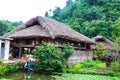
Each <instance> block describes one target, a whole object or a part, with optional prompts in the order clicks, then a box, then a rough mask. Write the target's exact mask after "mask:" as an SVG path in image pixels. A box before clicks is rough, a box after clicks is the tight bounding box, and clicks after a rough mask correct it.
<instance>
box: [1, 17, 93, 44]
mask: <svg viewBox="0 0 120 80" xmlns="http://www.w3.org/2000/svg"><path fill="white" fill-rule="evenodd" d="M3 37H9V38H13V39H14V38H24V37H26V38H27V37H49V38H52V39H55V38H64V39H68V40H72V41H77V42H85V43H90V44H91V43H94V42H93V41H92V40H91V39H89V38H88V37H86V36H84V35H82V34H80V33H78V32H76V31H75V30H73V29H71V28H70V27H69V26H67V25H65V24H63V23H60V22H58V21H55V20H52V19H49V18H45V17H41V16H37V17H34V18H32V19H30V20H29V21H27V22H26V23H24V24H22V25H20V26H19V27H17V28H16V29H14V30H12V31H11V32H9V33H7V34H5V35H4V36H3Z"/></svg>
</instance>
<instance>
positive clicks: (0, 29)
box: [0, 21, 8, 36]
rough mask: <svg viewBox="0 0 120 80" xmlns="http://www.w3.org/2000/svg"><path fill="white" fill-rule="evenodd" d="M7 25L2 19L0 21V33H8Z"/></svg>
mask: <svg viewBox="0 0 120 80" xmlns="http://www.w3.org/2000/svg"><path fill="white" fill-rule="evenodd" d="M7 27H8V26H7V25H6V24H4V23H3V22H2V21H0V35H1V36H2V35H3V34H4V33H6V30H7Z"/></svg>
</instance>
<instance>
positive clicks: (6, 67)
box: [0, 64, 19, 75]
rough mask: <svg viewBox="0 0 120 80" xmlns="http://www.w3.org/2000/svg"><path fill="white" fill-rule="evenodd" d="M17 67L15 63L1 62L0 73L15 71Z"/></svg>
mask: <svg viewBox="0 0 120 80" xmlns="http://www.w3.org/2000/svg"><path fill="white" fill-rule="evenodd" d="M18 69H19V66H18V65H17V64H1V65H0V75H5V74H7V73H10V72H15V71H17V70H18Z"/></svg>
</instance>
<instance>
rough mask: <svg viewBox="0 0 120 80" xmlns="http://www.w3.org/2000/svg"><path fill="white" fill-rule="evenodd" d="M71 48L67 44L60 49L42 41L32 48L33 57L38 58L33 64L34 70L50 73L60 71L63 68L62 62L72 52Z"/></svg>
mask: <svg viewBox="0 0 120 80" xmlns="http://www.w3.org/2000/svg"><path fill="white" fill-rule="evenodd" d="M71 48H72V47H71V46H69V44H68V45H66V46H65V47H64V50H63V51H61V49H60V48H58V47H57V46H55V45H52V44H51V45H50V44H47V43H44V42H43V43H42V44H41V45H40V46H37V47H36V48H35V49H34V50H33V53H34V55H35V57H36V58H37V59H38V62H37V64H36V63H35V64H34V66H35V70H36V71H44V72H50V73H51V72H62V71H63V70H64V69H65V64H64V62H66V60H67V58H68V56H70V54H71V52H72V50H71ZM66 54H68V56H67V55H66Z"/></svg>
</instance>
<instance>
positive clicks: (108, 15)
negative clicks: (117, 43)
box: [45, 0, 120, 40]
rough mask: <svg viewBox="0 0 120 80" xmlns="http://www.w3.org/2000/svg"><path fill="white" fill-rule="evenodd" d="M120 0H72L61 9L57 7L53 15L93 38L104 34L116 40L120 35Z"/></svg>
mask: <svg viewBox="0 0 120 80" xmlns="http://www.w3.org/2000/svg"><path fill="white" fill-rule="evenodd" d="M119 6H120V0H75V1H74V2H73V1H72V0H67V1H66V6H65V7H64V8H63V9H61V8H60V7H56V8H55V9H54V10H53V16H50V15H48V13H49V12H46V14H45V16H47V17H50V18H53V19H55V20H58V21H60V22H63V23H65V24H67V25H69V26H70V27H71V28H73V29H74V30H76V31H78V32H80V33H82V34H84V35H86V36H88V37H90V38H92V37H94V36H96V35H103V36H105V37H107V38H109V39H112V40H114V39H115V38H116V37H120V20H119V17H120V7H119Z"/></svg>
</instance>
